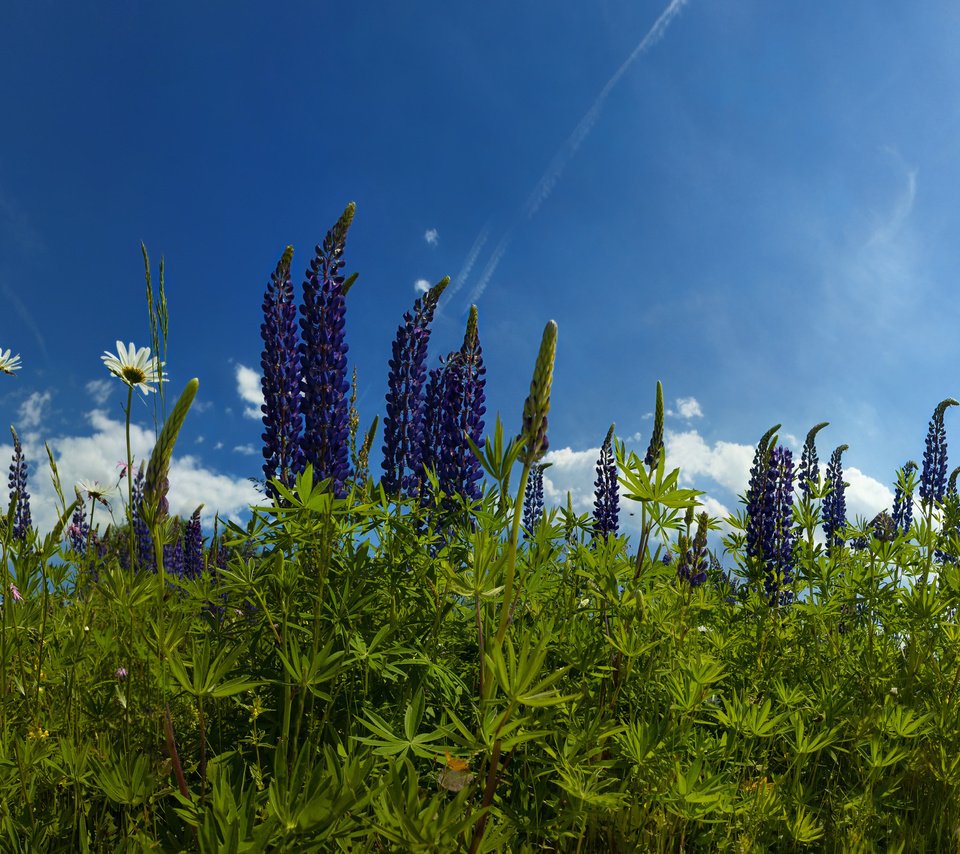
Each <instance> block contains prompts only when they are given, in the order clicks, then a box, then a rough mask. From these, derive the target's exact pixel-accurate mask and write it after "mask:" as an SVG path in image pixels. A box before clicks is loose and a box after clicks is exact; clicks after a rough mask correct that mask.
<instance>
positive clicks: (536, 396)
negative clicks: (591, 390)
mask: <svg viewBox="0 0 960 854" xmlns="http://www.w3.org/2000/svg"><path fill="white" fill-rule="evenodd" d="M556 356H557V324H556V323H555V322H554V321H552V320H550V321H548V322H547V325H546V327H545V328H544V330H543V337H542V338H541V340H540V351H539V352H538V353H537V363H536V366H535V367H534V370H533V379H532V380H531V381H530V394H529V395H527V399H526V400H525V401H524V403H523V430H522V432H521V436H522V438H523V440H524V443H525V444H524V448H523V450H522V451H521V452H520V456H519V459H520V461H521V462H523V463H535V462H536V461H537V460H539V459H540V458H541V457H543V455H544V454H545V453H546V451H547V448H548V447H549V441H548V439H547V413H548V412H550V388H551V386H552V385H553V363H554V360H555V359H556Z"/></svg>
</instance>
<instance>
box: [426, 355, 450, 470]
mask: <svg viewBox="0 0 960 854" xmlns="http://www.w3.org/2000/svg"><path fill="white" fill-rule="evenodd" d="M446 380H447V371H446V365H445V364H443V360H442V359H441V364H440V367H438V368H432V369H431V370H430V374H429V379H428V380H427V387H426V391H425V392H424V398H423V442H422V448H421V451H420V465H421V466H424V467H428V468H432V469H434V470H435V471H437V473H438V476H439V467H440V457H441V456H442V454H443V437H444V431H443V401H444V397H445V396H446V392H445V386H446ZM424 485H425V484H424Z"/></svg>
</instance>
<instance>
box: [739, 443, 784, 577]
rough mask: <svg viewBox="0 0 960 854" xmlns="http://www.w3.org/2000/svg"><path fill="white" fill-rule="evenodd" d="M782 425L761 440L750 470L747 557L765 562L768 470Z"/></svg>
mask: <svg viewBox="0 0 960 854" xmlns="http://www.w3.org/2000/svg"><path fill="white" fill-rule="evenodd" d="M779 429H780V425H779V424H776V425H774V426H773V427H771V428H770V429H769V430H767V432H766V433H764V434H763V436H762V437H761V439H760V443H759V444H758V445H757V449H756V451H755V452H754V454H753V465H752V466H751V468H750V482H749V485H748V487H747V494H746V504H747V557H751V558H756V559H758V560H763V558H764V557H765V555H764V553H763V541H764V524H765V519H766V514H767V497H768V496H767V468H768V466H769V464H770V454H771V453H772V451H773V446H774V445H775V444H776V441H777V439H776V436H775V435H774V434H775V433H776V432H777V430H779Z"/></svg>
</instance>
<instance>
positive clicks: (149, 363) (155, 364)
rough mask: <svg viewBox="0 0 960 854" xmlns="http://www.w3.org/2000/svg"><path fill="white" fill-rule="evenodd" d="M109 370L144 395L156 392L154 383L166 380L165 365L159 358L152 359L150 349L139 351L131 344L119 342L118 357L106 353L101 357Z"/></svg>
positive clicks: (142, 348)
mask: <svg viewBox="0 0 960 854" xmlns="http://www.w3.org/2000/svg"><path fill="white" fill-rule="evenodd" d="M100 358H101V359H103V364H104V365H106V367H107V370H108V371H110V373H111V374H113V375H114V376H117V377H120V379H121V380H123V381H124V382H125V383H126V384H127V385H128V386H130V388H138V389H140V391H142V392H143V393H144V394H149V393H150V392H151V391H156V389H155V388H154V387H153V383H157V382H160V380H161V379H163V380H166V379H167V375H166V374H165V373H164V372H163V363H162V362H161V361H160V360H159V359H157V358H155V357H154V358H152V359H151V358H150V348H149V347H141V348H140V349H139V350H138V349H137V348H136V347H135V346H134V344H133V342H132V341H131V342H130V347H129V348H127V347H126V346H124V343H123V342H122V341H117V355H116V356H114V355H113V353H110V352H109V351H106V350H105V351H104V354H103V355H102V356H101V357H100Z"/></svg>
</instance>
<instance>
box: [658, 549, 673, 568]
mask: <svg viewBox="0 0 960 854" xmlns="http://www.w3.org/2000/svg"><path fill="white" fill-rule="evenodd" d="M672 561H673V555H672V554H670V552H669V551H665V552H664V553H663V556H662V557H661V558H660V563H662V564H663V565H664V566H670V564H671V562H672Z"/></svg>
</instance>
